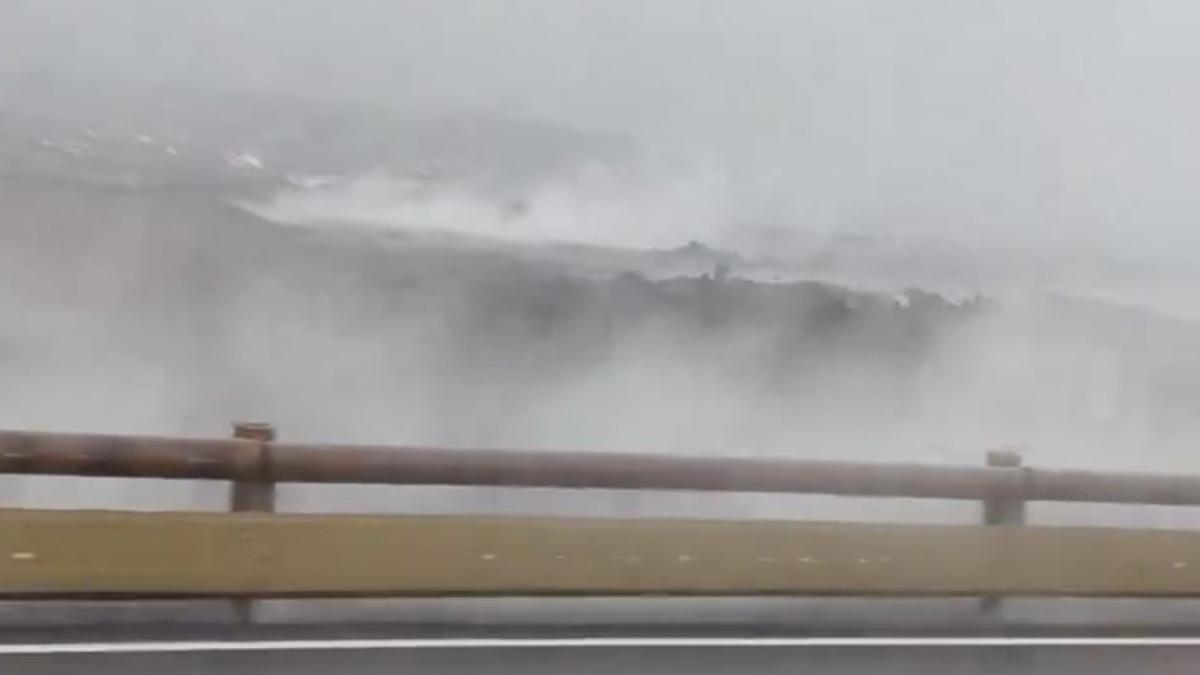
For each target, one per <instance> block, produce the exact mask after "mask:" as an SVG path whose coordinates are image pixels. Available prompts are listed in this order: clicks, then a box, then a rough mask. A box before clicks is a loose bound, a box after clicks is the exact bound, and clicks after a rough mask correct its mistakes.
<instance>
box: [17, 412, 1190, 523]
mask: <svg viewBox="0 0 1200 675" xmlns="http://www.w3.org/2000/svg"><path fill="white" fill-rule="evenodd" d="M238 429H239V431H238V434H239V436H241V437H240V438H234V439H227V440H226V439H208V440H200V439H179V438H157V437H146V436H105V435H91V434H48V433H34V432H25V431H0V473H10V474H55V475H77V476H111V477H124V478H177V479H213V480H229V481H238V482H252V483H267V484H269V483H376V484H379V483H382V484H392V485H476V486H511V487H557V488H608V489H631V490H697V491H733V492H769V493H806V494H827V495H857V496H872V497H915V498H929V499H965V500H976V501H978V500H1016V501H1068V502H1104V503H1119V504H1159V505H1190V506H1200V476H1170V475H1155V474H1137V473H1102V472H1091V471H1073V470H1052V469H1034V468H1029V467H1022V466H1020V457H1018V456H1016V455H1013V454H1011V453H996V454H993V455H992V458H991V460H990V461H989V464H991V466H988V467H968V466H957V467H946V466H930V465H921V464H884V463H859V462H837V461H803V460H783V459H755V458H713V457H686V456H674V455H661V454H658V455H655V454H634V453H615V452H614V453H609V452H557V451H535V452H531V451H517V450H475V449H458V448H455V449H448V448H430V447H414V446H355V445H346V446H342V445H307V444H297V443H282V442H276V441H273V440H270V439H272V438H273V437H274V436H273V431H271V430H270V427H268V426H266V425H239V427H238ZM256 434H257V435H256Z"/></svg>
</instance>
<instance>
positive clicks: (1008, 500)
mask: <svg viewBox="0 0 1200 675" xmlns="http://www.w3.org/2000/svg"><path fill="white" fill-rule="evenodd" d="M1022 461H1023V460H1022V458H1021V455H1020V453H1018V452H1015V451H1013V450H989V451H988V453H987V465H988V466H989V467H995V468H1002V469H1016V468H1020V466H1021V463H1022ZM983 524H984V525H1024V524H1025V500H1024V499H1022V498H1020V497H1016V498H1013V497H990V498H987V499H984V500H983ZM980 607H981V608H982V609H983V611H985V612H988V613H995V612H997V611H998V610H999V609H1000V598H998V597H991V596H989V597H985V598H982V599H981V600H980Z"/></svg>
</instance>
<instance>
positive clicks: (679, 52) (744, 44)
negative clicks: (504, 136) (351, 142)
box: [0, 0, 1200, 250]
mask: <svg viewBox="0 0 1200 675" xmlns="http://www.w3.org/2000/svg"><path fill="white" fill-rule="evenodd" d="M1198 29H1200V5H1196V4H1195V3H1194V2H1191V1H1190V0H1157V1H1155V2H1145V1H1144V0H1141V1H1138V0H1057V1H1049V2H1047V1H1044V0H1008V1H1004V0H736V1H735V0H720V1H718V0H451V1H445V0H443V1H435V0H427V1H423V2H415V1H407V2H402V1H398V0H209V1H208V2H195V1H194V0H90V1H89V0H75V1H70V0H26V1H24V2H21V1H18V0H7V1H6V2H4V3H2V4H0V57H2V61H3V63H2V65H0V68H3V69H4V70H5V71H7V72H8V73H9V74H10V75H11V74H14V73H15V74H18V75H22V76H25V77H35V78H36V77H44V76H46V75H47V74H48V73H56V74H60V73H62V72H74V73H81V74H86V73H96V72H109V73H114V72H115V73H120V74H122V75H128V76H131V77H135V78H138V79H148V80H151V81H157V80H172V81H177V82H183V81H198V82H216V83H233V84H238V85H245V86H252V87H278V88H285V89H289V90H292V89H298V90H303V91H305V92H308V93H312V94H319V95H328V96H333V97H347V96H348V97H361V98H372V99H386V100H389V101H392V102H395V103H397V104H399V105H403V106H412V107H417V108H421V109H435V110H436V109H486V110H496V111H502V112H506V113H513V114H522V115H532V116H537V117H542V118H548V119H552V120H555V121H559V122H563V123H567V124H571V125H575V126H578V127H581V128H585V129H600V130H608V131H621V132H627V133H630V134H633V135H635V136H637V137H638V138H639V139H640V140H641V141H642V142H643V144H644V145H645V146H648V147H664V148H670V149H672V150H675V151H684V152H688V153H695V154H700V155H706V156H711V157H715V158H716V161H718V162H720V163H722V164H723V165H725V166H729V167H731V170H732V171H735V172H743V173H745V174H746V175H748V176H749V175H753V176H754V180H755V181H756V184H757V185H760V186H766V187H763V191H764V193H765V194H766V195H767V197H769V200H771V201H772V203H775V204H777V206H778V208H779V209H781V210H783V211H786V212H787V213H789V214H790V215H793V216H794V217H796V218H797V219H801V220H807V221H811V222H816V223H826V222H835V221H836V222H837V223H839V224H842V225H847V224H848V225H850V226H853V227H860V228H866V229H873V228H882V229H888V228H897V227H911V228H915V229H920V228H926V229H930V230H933V231H936V232H952V233H958V234H963V233H967V235H969V236H976V235H978V236H980V237H982V236H992V235H995V234H997V233H1004V235H1005V236H1008V235H1011V234H1020V235H1022V236H1035V237H1038V238H1042V239H1046V240H1051V241H1062V240H1072V239H1075V238H1081V237H1084V238H1091V239H1095V240H1097V241H1103V242H1107V243H1110V244H1111V243H1114V242H1115V243H1119V244H1121V245H1125V244H1130V243H1135V244H1137V245H1139V246H1144V245H1149V243H1150V241H1151V240H1154V239H1160V240H1162V241H1164V242H1166V246H1167V247H1171V246H1176V247H1177V246H1178V245H1179V244H1184V243H1186V244H1190V243H1195V242H1200V235H1193V234H1192V230H1194V229H1195V228H1194V226H1193V223H1194V221H1195V220H1196V217H1197V216H1198V215H1200V191H1197V190H1195V189H1193V182H1194V181H1195V180H1196V177H1197V176H1200V132H1198V131H1197V126H1196V122H1195V120H1197V119H1200V69H1198V68H1197V67H1196V65H1197V57H1200V41H1197V40H1196V39H1195V35H1196V34H1197V30H1198ZM1176 250H1178V249H1176Z"/></svg>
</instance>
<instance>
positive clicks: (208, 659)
mask: <svg viewBox="0 0 1200 675" xmlns="http://www.w3.org/2000/svg"><path fill="white" fill-rule="evenodd" d="M1198 659H1200V646H1178V645H1174V646H1061V645H1057V646H997V645H989V646H979V645H951V646H915V645H903V646H897V645H893V646H878V645H876V646H862V645H837V646H830V645H815V646H814V645H801V646H797V645H790V646H789V645H754V644H746V645H739V646H730V645H723V646H698V645H695V644H692V645H665V646H664V645H657V646H645V645H641V646H637V645H605V646H579V645H538V646H516V647H513V646H509V647H495V646H478V645H475V646H443V647H432V648H431V647H429V646H415V647H414V646H408V647H395V646H392V647H386V648H364V649H331V648H321V647H314V648H303V649H295V648H283V649H279V648H274V649H273V648H270V647H264V648H263V649H260V650H238V651H223V650H219V649H218V650H198V651H187V652H165V653H163V652H160V653H132V654H131V653H119V654H118V653H76V654H22V655H12V654H7V655H3V656H0V672H4V673H20V674H28V675H63V674H67V673H81V672H88V673H94V674H95V675H110V674H112V675H117V674H120V675H129V674H131V673H171V675H214V674H220V675H241V674H243V673H244V674H247V675H248V674H251V673H253V674H254V675H274V674H276V673H278V674H279V675H284V674H287V675H324V674H326V673H329V674H338V675H349V674H355V675H358V674H362V675H367V674H373V673H401V672H412V673H429V674H431V675H437V674H442V673H445V674H447V675H451V674H453V675H459V674H462V673H500V674H505V675H508V674H512V675H518V674H519V675H541V674H543V673H544V674H545V675H562V674H563V673H574V674H577V675H600V674H608V673H614V674H620V675H637V674H641V673H653V674H655V675H673V674H674V673H680V674H683V673H687V674H689V675H694V674H700V675H707V674H713V675H715V674H717V673H753V674H757V673H762V674H767V673H788V674H795V673H813V674H815V675H842V674H845V675H863V674H868V673H888V674H889V675H909V674H911V675H926V674H929V675H938V674H941V673H945V674H947V675H949V674H955V675H964V674H973V673H974V674H980V675H1001V674H1006V673H1021V674H1022V675H1029V674H1032V673H1046V674H1047V675H1051V674H1053V675H1076V674H1078V675H1085V674H1086V675H1106V674H1109V673H1111V674H1113V675H1118V674H1120V675H1126V674H1128V673H1139V674H1140V675H1175V674H1180V675H1182V674H1184V673H1187V674H1188V675H1193V674H1194V673H1195V672H1197V671H1196V664H1197V662H1198Z"/></svg>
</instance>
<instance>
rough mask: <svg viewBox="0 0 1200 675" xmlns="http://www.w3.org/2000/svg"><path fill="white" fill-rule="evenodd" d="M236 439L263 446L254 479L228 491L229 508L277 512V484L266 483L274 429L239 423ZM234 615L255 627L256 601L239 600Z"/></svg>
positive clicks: (238, 483) (242, 510)
mask: <svg viewBox="0 0 1200 675" xmlns="http://www.w3.org/2000/svg"><path fill="white" fill-rule="evenodd" d="M233 437H234V438H240V439H244V440H249V441H258V442H259V443H260V444H261V445H260V446H259V451H258V455H257V462H256V463H255V478H252V479H249V480H239V481H234V482H233V483H232V484H231V485H230V487H229V508H230V510H231V511H236V512H247V511H249V512H267V513H269V512H271V511H274V510H275V484H274V483H272V482H270V481H269V480H268V479H267V469H268V468H269V463H270V447H269V445H268V444H269V443H270V442H271V441H274V440H275V428H274V427H272V426H271V425H270V424H264V423H261V422H237V423H235V424H234V425H233ZM233 611H234V614H235V615H236V616H237V619H238V621H240V622H241V623H253V621H254V601H253V600H251V599H248V598H238V599H235V600H234V601H233Z"/></svg>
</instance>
